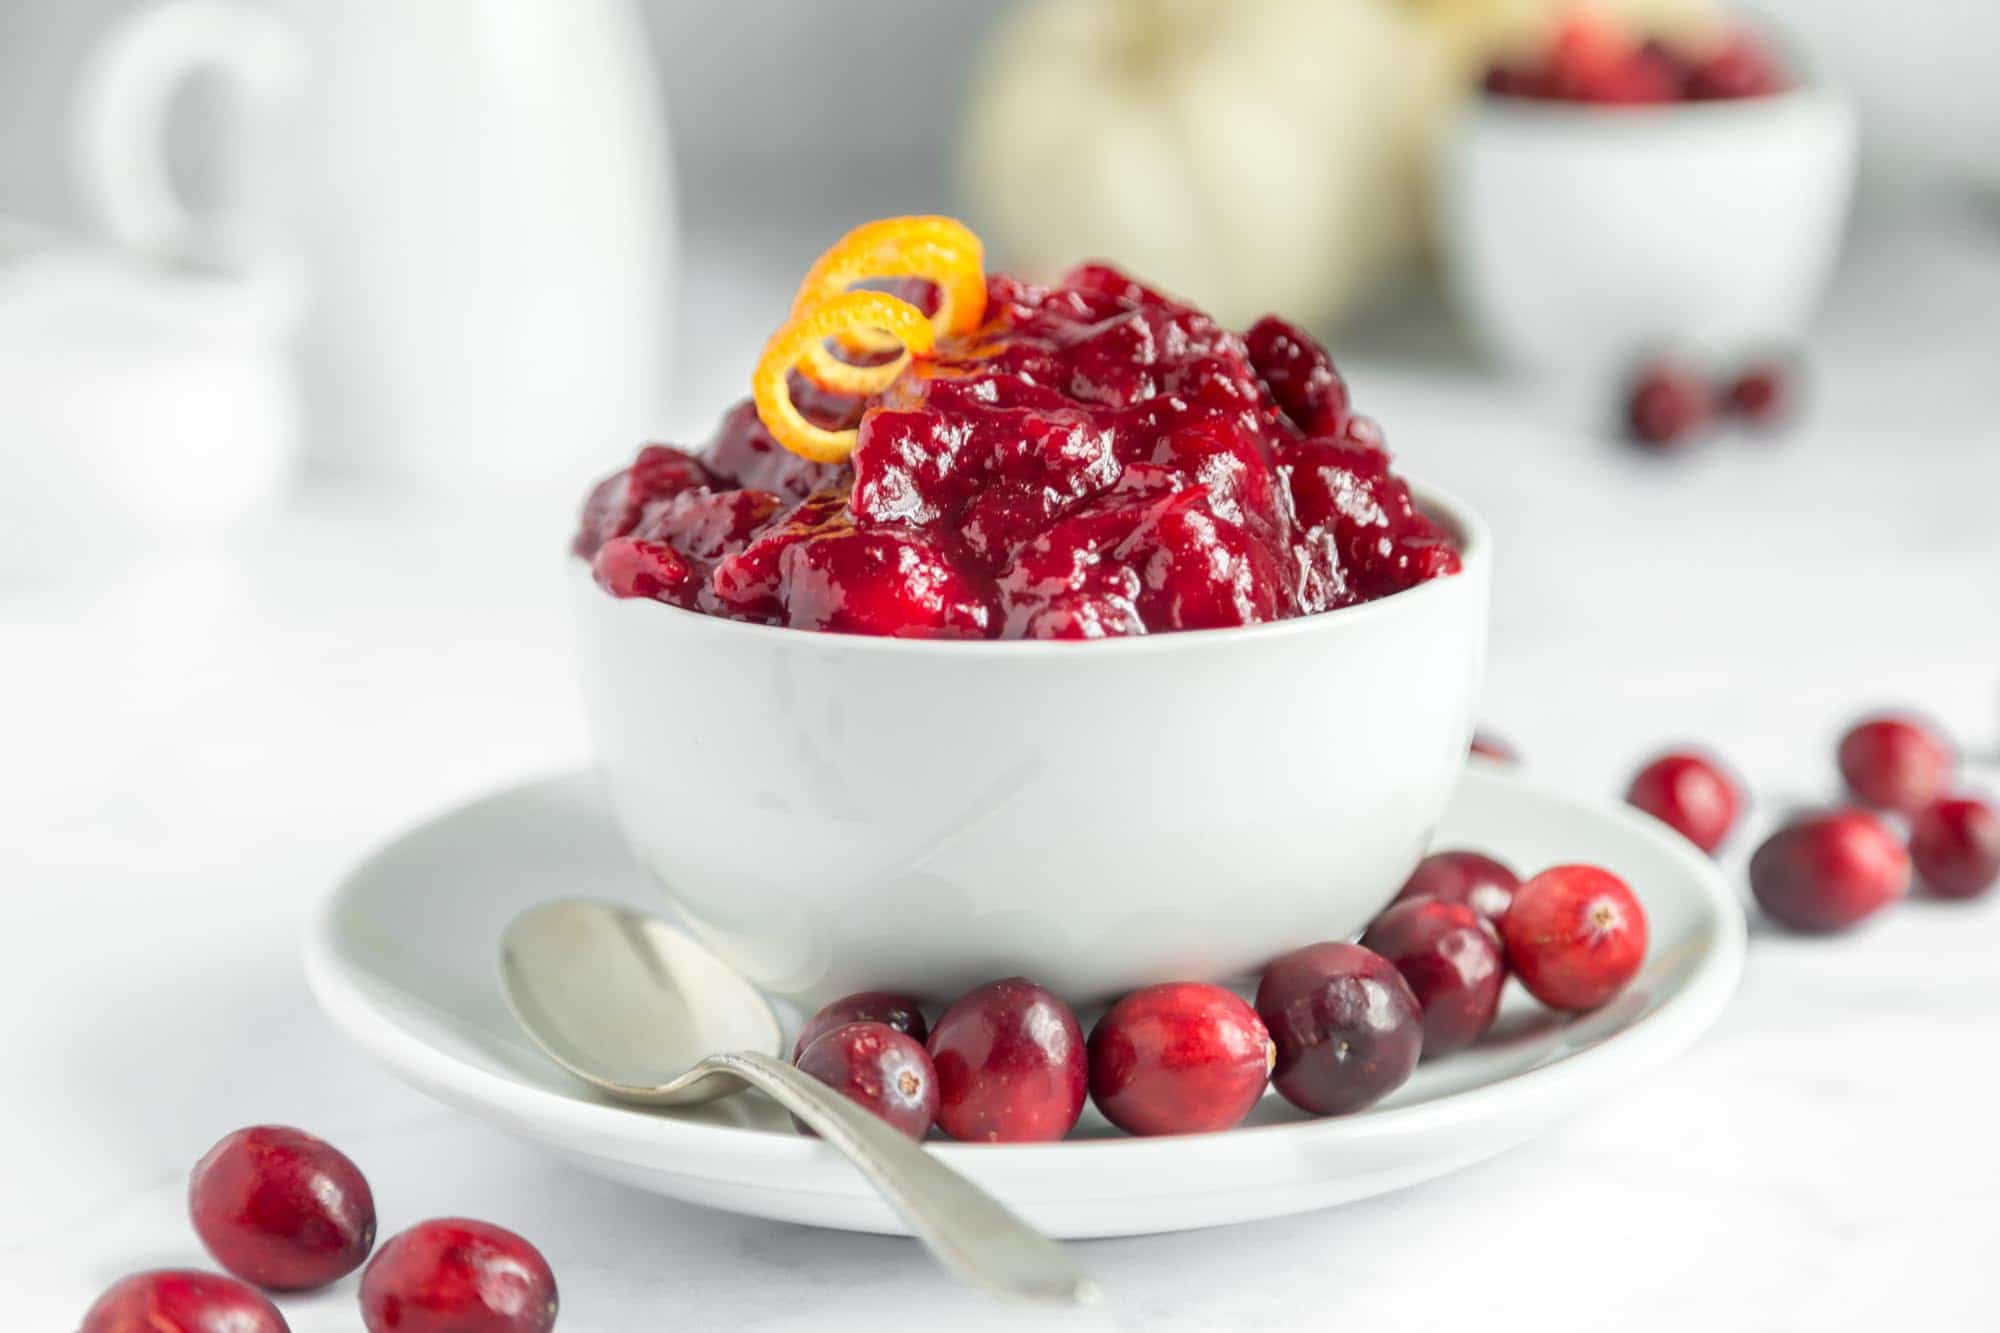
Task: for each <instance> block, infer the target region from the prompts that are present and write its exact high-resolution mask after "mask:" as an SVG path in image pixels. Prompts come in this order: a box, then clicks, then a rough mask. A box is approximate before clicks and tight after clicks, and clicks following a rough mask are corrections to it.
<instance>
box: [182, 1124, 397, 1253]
mask: <svg viewBox="0 0 2000 1333" xmlns="http://www.w3.org/2000/svg"><path fill="white" fill-rule="evenodd" d="M188 1217H189V1218H190V1220H192V1221H193V1223H194V1230H195V1234H196V1235H197V1236H199V1237H201V1243H202V1244H203V1245H205V1246H207V1247H208V1252H209V1253H210V1254H211V1255H213V1256H214V1257H215V1262H217V1263H218V1264H221V1265H222V1266H223V1267H224V1268H225V1269H227V1270H228V1271H230V1272H231V1273H234V1274H235V1275H236V1276H237V1277H240V1278H242V1279H243V1280H244V1281H245V1282H254V1283H256V1284H257V1285H258V1286H260V1287H264V1288H267V1289H268V1290H271V1291H309V1290H311V1289H312V1288H314V1287H324V1286H325V1285H327V1284H328V1283H329V1282H333V1281H336V1280H338V1279H340V1278H343V1277H346V1276H347V1275H348V1274H349V1273H352V1272H353V1271H354V1270H355V1269H357V1268H359V1267H361V1261H362V1260H364V1259H366V1258H367V1257H368V1251H369V1250H371V1249H373V1248H374V1246H375V1196H374V1195H373V1194H371V1193H370V1192H369V1190H368V1182H367V1180H365V1179H364V1178H363V1177H362V1175H361V1171H360V1169H359V1168H357V1167H356V1166H355V1165H354V1163H353V1162H351V1161H349V1160H348V1159H347V1158H346V1156H344V1155H343V1154H342V1153H341V1152H340V1150H339V1149H337V1148H335V1147H334V1146H333V1145H332V1144H330V1143H327V1142H325V1141H324V1140H322V1139H316V1138H314V1137H313V1136H312V1135H310V1134H305V1133H301V1132H300V1131H299V1130H296V1129H287V1128H285V1127H284V1126H282V1125H258V1126H254V1127H252V1128H250V1129H239V1130H237V1131H236V1132H235V1133H233V1134H230V1135H228V1136H227V1137H225V1138H224V1139H223V1140H222V1142H220V1143H218V1144H216V1145H215V1146H214V1147H213V1148H210V1149H209V1150H208V1155H207V1156H206V1157H203V1158H202V1159H201V1160H200V1161H199V1162H197V1163H195V1168H194V1174H193V1175H192V1176H191V1177H190V1178H189V1181H188Z"/></svg>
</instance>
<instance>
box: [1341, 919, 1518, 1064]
mask: <svg viewBox="0 0 2000 1333" xmlns="http://www.w3.org/2000/svg"><path fill="white" fill-rule="evenodd" d="M1361 947H1362V948H1364V949H1373V950H1374V951H1375V952H1376V953H1379V954H1381V955H1382V956H1383V957H1384V958H1386V959H1388V960H1389V961H1390V962H1392V963H1394V964H1395V965H1396V970H1397V971H1398V972H1401V973H1402V974H1403V980H1405V981H1407V982H1409V983H1410V989H1411V990H1412V991H1414V992H1415V993H1416V997H1417V1003H1419V1004H1420V1005H1422V1006H1423V1023H1424V1049H1423V1054H1424V1056H1425V1058H1429V1057H1430V1056H1433V1055H1443V1054H1445V1053H1446V1052H1449V1051H1456V1050H1460V1049H1462V1048H1464V1047H1467V1046H1470V1045H1472V1043H1473V1042H1475V1041H1478V1040H1479V1039H1480V1038H1481V1037H1483V1036H1485V1035H1486V1031H1487V1029H1488V1028H1490V1027H1492V1026H1493V1020H1494V1019H1495V1018H1496V1017H1498V1015H1499V1013H1500V988H1501V987H1502V986H1504V985H1506V984H1507V960H1506V957H1505V956H1504V955H1503V954H1502V953H1501V950H1500V936H1499V933H1498V932H1497V931H1495V930H1494V928H1493V924H1492V923H1491V922H1490V921H1488V920H1486V918H1484V917H1482V916H1481V915H1479V913H1477V912H1475V911H1473V910H1472V909H1471V908H1470V907H1467V906H1466V905H1465V904H1464V903H1447V902H1439V901H1437V900H1436V899H1429V898H1427V899H1417V900H1413V901H1409V902H1400V903H1396V904H1394V905H1393V906H1391V907H1390V908H1389V910H1388V911H1386V912H1384V913H1382V915H1381V916H1378V917H1376V918H1375V921H1374V923H1373V924H1372V925H1370V926H1369V927H1368V933H1367V934H1365V935H1363V936H1362V937H1361Z"/></svg>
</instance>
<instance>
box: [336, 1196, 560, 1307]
mask: <svg viewBox="0 0 2000 1333" xmlns="http://www.w3.org/2000/svg"><path fill="white" fill-rule="evenodd" d="M361 1322H362V1323H363V1324H364V1325H365V1326H366V1327H367V1330H368V1333H548V1330H550V1329H552V1328H554V1327H555V1326H556V1279H555V1274H553V1273H551V1272H550V1271H549V1265H548V1261H547V1260H545V1259H543V1258H542V1255H541V1251H539V1250H537V1249H536V1248H535V1247H534V1246H532V1245H530V1244H528V1242H527V1241H525V1240H522V1239H521V1238H520V1237H519V1236H517V1235H515V1234H514V1233H513V1232H511V1231H508V1230H506V1229H504V1228H502V1227H496V1226H494V1225H492V1224H491V1223H488V1222H474V1221H470V1220H468V1219H466V1218H462V1217H440V1218H434V1219H432V1220H431V1221H428V1222H419V1223H417V1225H415V1226H413V1227H411V1228H410V1229H409V1230H408V1231H404V1232H400V1233H398V1234H397V1235H394V1236H391V1237H390V1238H389V1239H388V1240H386V1241H384V1242H383V1243H382V1248H381V1249H380V1250H377V1251H376V1252H375V1257H374V1258H373V1259H371V1260H370V1261H369V1263H368V1267H367V1269H366V1271H364V1272H363V1273H362V1274H361Z"/></svg>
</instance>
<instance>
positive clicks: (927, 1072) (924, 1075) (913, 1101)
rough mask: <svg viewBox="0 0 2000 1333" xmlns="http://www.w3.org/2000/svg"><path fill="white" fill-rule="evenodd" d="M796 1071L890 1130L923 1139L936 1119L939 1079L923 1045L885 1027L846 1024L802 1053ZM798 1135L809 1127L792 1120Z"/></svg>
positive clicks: (825, 1034)
mask: <svg viewBox="0 0 2000 1333" xmlns="http://www.w3.org/2000/svg"><path fill="white" fill-rule="evenodd" d="M797 1064H798V1067H799V1069H800V1070H801V1071H802V1072H804V1073H807V1074H811V1075H812V1076H813V1077H814V1078H816V1079H818V1080H819V1081H820V1082H822V1083H824V1084H826V1085H827V1086H828V1087H830V1088H834V1089H837V1090H838V1091H839V1092H840V1093H841V1094H842V1095H843V1096H845V1097H846V1098H847V1099H848V1100H849V1101H851V1102H853V1103H854V1104H855V1105H856V1106H859V1107H860V1108H861V1109H863V1110H864V1111H867V1112H868V1113H869V1114H871V1115H873V1116H876V1117H877V1118H879V1119H881V1120H883V1121H885V1122H887V1123H888V1124H889V1125H891V1126H892V1127H894V1128H896V1129H899V1130H901V1131H902V1132H903V1133H905V1134H908V1135H909V1136H910V1137H911V1138H913V1139H921V1138H922V1137H923V1136H924V1135H926V1134H928V1133H930V1132H931V1125H932V1124H933V1123H934V1122H935V1121H936V1120H937V1112H938V1079H937V1070H936V1068H935V1067H933V1066H932V1064H931V1058H930V1056H929V1055H928V1054H926V1053H925V1051H924V1046H923V1043H922V1042H920V1041H917V1040H915V1039H913V1038H912V1037H910V1036H909V1035H908V1034H907V1033H903V1032H898V1031H897V1030H896V1029H895V1028H892V1027H890V1026H889V1025H888V1024H887V1023H845V1024H842V1025H841V1026H840V1027H837V1028H834V1029H833V1030H832V1031H830V1032H825V1033H822V1034H821V1035H820V1036H819V1037H817V1038H816V1039H815V1040H814V1041H813V1042H812V1044H811V1045H809V1046H807V1047H806V1048H805V1050H804V1051H803V1052H801V1053H800V1055H799V1058H798V1061H797ZM794 1123H797V1124H798V1127H799V1130H800V1132H801V1133H805V1134H811V1133H812V1132H813V1131H812V1129H811V1127H810V1126H808V1125H806V1124H804V1123H803V1122H799V1121H795V1122H794Z"/></svg>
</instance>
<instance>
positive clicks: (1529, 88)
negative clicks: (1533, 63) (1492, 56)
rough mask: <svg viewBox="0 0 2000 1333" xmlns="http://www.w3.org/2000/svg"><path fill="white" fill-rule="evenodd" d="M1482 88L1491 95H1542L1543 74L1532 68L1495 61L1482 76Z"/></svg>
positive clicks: (1480, 82) (1480, 83) (1480, 84)
mask: <svg viewBox="0 0 2000 1333" xmlns="http://www.w3.org/2000/svg"><path fill="white" fill-rule="evenodd" d="M1479 86H1480V88H1481V89H1482V90H1483V91H1485V92H1486V94H1487V95H1488V96H1491V97H1541V96H1542V95H1543V90H1542V76H1541V75H1540V74H1539V73H1538V72H1536V71H1535V70H1531V69H1523V68H1521V67H1519V66H1516V65H1508V64H1500V63H1495V64H1492V65H1488V66H1487V67H1486V73H1485V74H1484V75H1482V76H1481V77H1480V80H1479Z"/></svg>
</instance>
